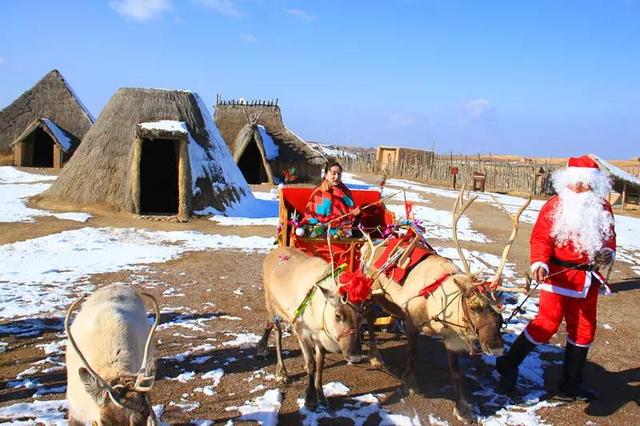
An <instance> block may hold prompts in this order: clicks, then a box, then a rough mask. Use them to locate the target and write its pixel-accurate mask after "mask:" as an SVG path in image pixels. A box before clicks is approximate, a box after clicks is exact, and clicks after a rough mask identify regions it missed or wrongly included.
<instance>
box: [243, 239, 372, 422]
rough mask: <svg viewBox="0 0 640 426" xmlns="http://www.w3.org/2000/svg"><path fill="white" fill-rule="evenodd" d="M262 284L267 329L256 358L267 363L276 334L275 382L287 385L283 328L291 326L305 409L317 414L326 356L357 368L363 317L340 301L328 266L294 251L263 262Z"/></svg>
mask: <svg viewBox="0 0 640 426" xmlns="http://www.w3.org/2000/svg"><path fill="white" fill-rule="evenodd" d="M263 280H264V293H265V303H266V308H267V312H268V313H269V321H270V323H269V325H268V326H267V327H266V328H265V330H264V334H263V335H262V339H261V340H260V342H259V343H258V345H257V348H256V349H257V351H256V352H257V354H258V356H262V357H266V355H267V351H268V350H267V346H268V342H269V335H270V334H271V330H272V329H273V328H275V331H276V356H277V367H276V378H277V379H278V380H279V381H280V382H282V383H286V382H287V381H288V374H287V370H286V368H285V365H284V362H283V359H282V322H283V321H284V322H287V323H289V324H292V325H293V331H294V333H295V335H296V337H297V339H298V343H299V345H300V349H301V350H302V355H303V356H304V361H305V366H306V370H307V378H308V384H307V388H306V391H305V402H304V404H305V407H307V408H308V409H310V410H315V409H316V408H317V407H318V403H321V404H325V405H326V399H325V396H324V393H323V391H322V369H323V365H324V357H325V354H326V353H327V352H332V353H341V354H342V357H343V358H344V359H345V361H347V362H349V363H357V362H360V359H361V357H362V355H361V353H360V350H361V343H360V336H359V327H360V324H361V323H363V322H364V317H363V313H362V311H361V310H360V308H359V307H357V306H355V305H353V304H351V303H349V302H346V301H343V300H342V299H341V297H340V295H339V293H338V291H337V287H336V284H335V281H334V279H333V274H332V270H331V267H330V265H329V264H328V263H327V262H325V261H324V260H322V259H320V258H317V257H311V256H307V255H306V254H304V253H303V252H302V251H301V250H298V249H295V248H293V247H280V248H277V249H275V250H273V251H271V252H270V253H269V254H268V255H267V256H266V258H265V260H264V263H263ZM317 290H320V291H317ZM271 321H272V322H271Z"/></svg>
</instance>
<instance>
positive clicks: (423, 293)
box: [418, 272, 453, 297]
mask: <svg viewBox="0 0 640 426" xmlns="http://www.w3.org/2000/svg"><path fill="white" fill-rule="evenodd" d="M452 275H453V272H445V273H444V274H443V275H442V276H440V277H439V278H438V279H436V280H435V281H434V282H433V283H431V284H429V285H428V286H426V287H424V288H423V289H422V290H420V292H419V293H418V296H422V297H429V296H431V294H432V293H433V292H434V291H436V290H437V289H438V287H440V286H441V285H442V284H443V283H444V282H445V281H446V280H447V278H449V277H450V276H452Z"/></svg>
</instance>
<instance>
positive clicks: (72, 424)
mask: <svg viewBox="0 0 640 426" xmlns="http://www.w3.org/2000/svg"><path fill="white" fill-rule="evenodd" d="M68 424H69V426H84V425H85V423H84V422H81V421H80V420H76V418H75V417H72V416H71V415H70V416H69V423H68Z"/></svg>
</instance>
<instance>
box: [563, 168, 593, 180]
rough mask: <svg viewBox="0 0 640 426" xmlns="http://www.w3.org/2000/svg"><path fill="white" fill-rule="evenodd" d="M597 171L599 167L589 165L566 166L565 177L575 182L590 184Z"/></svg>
mask: <svg viewBox="0 0 640 426" xmlns="http://www.w3.org/2000/svg"><path fill="white" fill-rule="evenodd" d="M598 172H599V169H594V168H591V167H567V177H569V178H570V179H573V180H574V181H575V182H582V183H589V184H590V183H592V182H593V181H594V180H595V179H596V177H597V175H598Z"/></svg>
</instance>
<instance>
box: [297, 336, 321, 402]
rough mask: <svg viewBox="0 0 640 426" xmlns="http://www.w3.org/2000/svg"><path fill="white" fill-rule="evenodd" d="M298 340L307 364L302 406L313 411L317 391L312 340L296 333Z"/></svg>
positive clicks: (316, 400)
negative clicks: (305, 386)
mask: <svg viewBox="0 0 640 426" xmlns="http://www.w3.org/2000/svg"><path fill="white" fill-rule="evenodd" d="M298 341H299V342H300V349H302V354H303V355H304V360H305V363H306V366H307V388H306V389H305V393H304V406H305V407H306V408H307V409H309V410H311V411H315V410H316V408H318V392H317V391H316V383H315V378H316V360H315V359H314V356H313V342H311V341H310V340H309V339H302V338H300V335H298Z"/></svg>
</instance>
